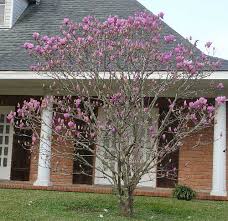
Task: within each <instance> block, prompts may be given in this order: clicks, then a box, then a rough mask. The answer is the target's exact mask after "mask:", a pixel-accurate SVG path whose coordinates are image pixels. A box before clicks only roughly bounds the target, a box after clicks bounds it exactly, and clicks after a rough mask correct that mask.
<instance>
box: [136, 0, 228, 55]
mask: <svg viewBox="0 0 228 221" xmlns="http://www.w3.org/2000/svg"><path fill="white" fill-rule="evenodd" d="M138 1H139V2H140V3H142V4H143V5H144V6H146V7H147V8H148V9H149V10H150V11H152V12H153V13H154V14H158V13H159V12H161V11H162V12H164V13H165V17H164V21H165V22H166V23H167V24H168V25H169V26H171V27H172V28H173V29H174V30H175V31H177V32H178V33H180V34H181V35H182V36H183V37H189V36H192V37H193V39H194V40H200V44H199V45H198V47H199V48H200V49H201V50H204V47H203V46H204V44H205V42H207V41H212V42H213V46H214V47H215V49H216V51H215V56H216V57H220V58H224V59H228V0H189V1H187V0H138Z"/></svg>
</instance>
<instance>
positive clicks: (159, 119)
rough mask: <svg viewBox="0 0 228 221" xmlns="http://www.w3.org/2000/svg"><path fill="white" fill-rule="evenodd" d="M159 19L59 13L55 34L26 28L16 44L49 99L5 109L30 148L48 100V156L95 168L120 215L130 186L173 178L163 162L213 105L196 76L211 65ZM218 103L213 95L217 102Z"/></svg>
mask: <svg viewBox="0 0 228 221" xmlns="http://www.w3.org/2000/svg"><path fill="white" fill-rule="evenodd" d="M162 18H163V13H160V14H159V15H157V16H155V15H152V14H147V13H144V12H142V13H137V14H135V15H134V16H130V17H128V18H127V19H122V18H118V17H116V16H114V17H109V18H108V19H107V20H106V21H99V20H97V19H96V18H94V17H90V16H89V17H85V18H84V19H83V20H82V22H81V23H75V22H73V21H71V20H69V19H68V18H65V19H64V21H63V24H62V26H61V29H60V33H59V35H57V36H51V37H50V36H41V35H40V34H39V33H34V34H33V38H34V42H33V43H31V42H29V43H25V44H24V47H25V49H26V50H27V51H28V53H29V54H30V55H31V56H33V57H34V58H35V59H36V63H35V64H34V65H32V67H31V68H32V70H33V71H37V72H39V73H40V74H45V75H47V76H48V77H49V78H50V79H52V80H53V81H52V83H51V84H50V85H48V86H49V96H47V97H45V98H41V99H40V100H36V99H33V98H31V99H30V100H28V101H24V103H23V104H19V105H18V110H17V112H11V113H10V114H9V115H8V119H9V120H11V121H12V122H14V124H15V127H18V128H19V129H21V131H26V130H30V131H31V130H32V132H33V135H32V144H31V145H32V146H31V150H33V149H34V148H37V146H38V145H36V143H37V142H38V141H40V140H42V137H40V130H42V127H41V124H45V122H44V121H43V119H41V112H42V110H44V109H46V108H50V107H51V109H52V111H53V118H52V125H51V126H50V124H49V125H48V126H49V127H52V130H53V132H52V135H51V137H49V139H52V149H53V150H54V149H55V148H56V151H54V152H55V155H58V156H59V157H63V158H70V159H72V160H78V161H79V162H80V164H81V173H83V174H86V173H87V171H85V170H83V166H82V165H86V166H87V167H90V168H94V166H95V169H96V173H95V176H99V177H98V178H103V179H107V180H108V181H109V182H110V183H111V184H112V185H113V188H114V192H115V194H116V195H117V196H118V199H119V206H120V212H121V214H123V215H125V216H131V215H132V214H133V193H134V190H135V189H136V187H137V185H138V184H140V182H148V181H151V180H152V179H154V178H155V176H154V174H156V173H157V174H160V175H161V176H167V177H169V176H173V174H175V172H176V168H175V167H166V168H169V170H166V171H165V170H164V168H163V167H162V161H163V159H164V158H165V157H166V156H168V155H169V154H170V153H172V152H175V151H177V150H178V149H179V148H181V147H182V146H183V140H184V139H185V138H186V137H188V136H190V135H192V134H193V133H197V132H199V131H200V130H202V129H203V128H206V127H210V126H211V123H212V122H213V118H214V112H215V107H216V106H215V103H214V102H212V103H210V102H209V101H208V100H207V99H206V98H205V97H202V95H203V90H202V88H201V89H200V87H199V82H200V81H201V80H202V79H204V78H206V77H208V76H209V75H210V74H211V72H212V71H213V70H214V69H215V68H216V67H217V66H218V65H219V63H218V62H214V61H210V57H208V56H206V55H205V54H202V53H201V52H199V51H198V50H197V49H196V45H194V44H190V43H186V44H185V45H182V44H178V43H176V39H175V36H173V35H172V34H169V33H166V34H163V30H162V27H163V23H162ZM186 42H187V41H186ZM186 45H187V46H186ZM205 46H206V48H207V49H208V50H209V48H210V46H211V43H207V44H206V45H205ZM158 70H163V71H158ZM204 70H207V71H206V72H205V71H204ZM218 87H219V88H222V87H223V85H222V84H219V86H218ZM207 93H208V92H207ZM224 101H225V97H223V96H220V97H217V98H216V102H217V105H220V104H221V103H223V102H224ZM49 104H50V105H49ZM40 128H41V129H40ZM24 145H25V146H26V145H27V144H24ZM57 147H58V148H57ZM88 157H94V159H95V160H96V163H95V164H94V163H91V162H90V161H89V160H88ZM163 166H164V165H163ZM158 170H161V171H163V172H161V171H160V172H161V173H158ZM88 175H91V174H88Z"/></svg>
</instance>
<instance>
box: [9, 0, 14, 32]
mask: <svg viewBox="0 0 228 221" xmlns="http://www.w3.org/2000/svg"><path fill="white" fill-rule="evenodd" d="M11 5H12V6H11V18H10V28H12V27H13V12H14V0H11Z"/></svg>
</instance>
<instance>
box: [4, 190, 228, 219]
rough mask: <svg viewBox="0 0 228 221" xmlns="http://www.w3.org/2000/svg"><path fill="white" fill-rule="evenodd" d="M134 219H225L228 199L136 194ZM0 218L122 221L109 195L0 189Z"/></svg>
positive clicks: (114, 200) (227, 215)
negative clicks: (197, 198)
mask: <svg viewBox="0 0 228 221" xmlns="http://www.w3.org/2000/svg"><path fill="white" fill-rule="evenodd" d="M135 211H136V213H135V217H134V218H133V219H132V220H133V221H144V220H153V221H186V220H193V221H214V220H217V221H226V220H227V219H228V218H227V217H228V202H218V201H198V200H194V201H190V202H186V201H178V200H176V199H168V198H157V197H136V201H135ZM0 220H1V221H2V220H7V221H8V220H10V221H14V220H17V221H18V220H23V221H27V220H29V221H33V220H34V221H40V220H42V221H43V220H44V221H45V220H48V221H52V220H54V221H59V220H74V221H87V220H88V221H96V220H98V221H99V220H104V221H108V220H109V221H112V220H113V221H114V220H115V221H116V220H117V221H125V220H129V219H126V218H122V217H120V216H118V213H117V206H116V199H115V197H114V196H112V195H105V194H92V193H66V192H54V191H35V190H3V189H0Z"/></svg>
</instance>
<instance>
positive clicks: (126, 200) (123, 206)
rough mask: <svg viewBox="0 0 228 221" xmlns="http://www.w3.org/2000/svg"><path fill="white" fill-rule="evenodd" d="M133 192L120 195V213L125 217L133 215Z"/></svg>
mask: <svg viewBox="0 0 228 221" xmlns="http://www.w3.org/2000/svg"><path fill="white" fill-rule="evenodd" d="M133 202H134V200H133V194H132V193H127V194H126V195H125V194H124V195H122V196H121V197H120V205H119V206H120V214H121V215H122V216H125V217H130V216H132V215H133Z"/></svg>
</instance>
